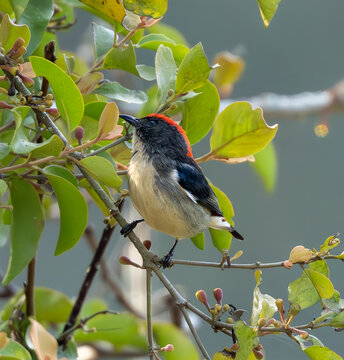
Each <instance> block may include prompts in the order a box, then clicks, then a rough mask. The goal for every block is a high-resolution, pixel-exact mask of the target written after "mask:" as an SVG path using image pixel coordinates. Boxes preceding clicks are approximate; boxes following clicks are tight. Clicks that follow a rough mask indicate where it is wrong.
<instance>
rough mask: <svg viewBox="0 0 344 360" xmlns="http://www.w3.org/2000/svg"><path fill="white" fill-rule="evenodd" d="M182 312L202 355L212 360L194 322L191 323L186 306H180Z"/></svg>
mask: <svg viewBox="0 0 344 360" xmlns="http://www.w3.org/2000/svg"><path fill="white" fill-rule="evenodd" d="M180 310H181V312H182V313H183V315H184V318H185V321H186V323H187V324H188V327H189V329H190V331H191V334H192V336H193V337H194V339H195V342H196V344H197V346H198V347H199V349H200V351H201V353H202V355H203V356H204V357H205V358H206V359H207V360H210V357H209V354H208V353H207V350H206V349H205V347H204V345H203V343H202V341H201V339H200V337H199V336H198V334H197V332H196V329H195V328H194V326H193V324H192V322H191V319H190V317H189V314H188V312H187V311H186V309H185V307H184V306H180Z"/></svg>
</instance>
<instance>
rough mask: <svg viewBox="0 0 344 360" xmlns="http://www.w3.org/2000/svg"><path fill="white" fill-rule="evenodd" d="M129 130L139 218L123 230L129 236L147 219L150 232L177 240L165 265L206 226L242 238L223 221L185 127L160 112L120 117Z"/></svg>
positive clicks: (132, 184) (132, 190)
mask: <svg viewBox="0 0 344 360" xmlns="http://www.w3.org/2000/svg"><path fill="white" fill-rule="evenodd" d="M119 117H120V118H121V119H123V120H124V121H126V122H127V123H128V124H130V125H131V126H132V128H133V137H132V156H131V159H130V162H129V167H128V179H129V180H128V186H129V195H130V198H131V200H132V203H133V205H134V206H135V208H136V209H137V210H138V212H139V213H140V215H141V216H142V217H143V219H140V220H135V221H133V222H132V223H130V224H128V225H127V226H126V227H124V228H123V229H122V231H121V233H122V234H123V235H124V236H127V235H128V234H129V233H130V232H131V231H132V230H133V229H134V228H135V226H136V225H137V224H138V223H139V222H141V221H145V222H146V223H147V224H148V225H149V226H150V227H151V228H153V229H155V230H158V231H160V232H163V233H166V234H168V235H170V236H172V237H174V238H175V239H176V240H175V242H174V245H173V247H172V248H171V250H170V251H169V252H168V254H167V255H166V256H165V258H164V260H163V267H168V266H169V264H170V262H171V259H172V256H173V251H174V249H175V247H176V245H177V242H178V241H179V240H181V239H184V238H190V237H193V236H195V235H197V234H199V233H201V232H203V231H205V230H206V229H207V228H213V229H219V230H227V231H229V232H230V233H231V234H232V235H233V236H234V237H235V238H237V239H239V240H243V239H244V238H243V236H242V235H241V234H239V232H237V231H236V230H235V229H234V227H233V226H232V225H231V224H230V223H229V222H228V221H227V220H226V219H225V218H224V216H223V213H222V212H221V210H220V207H219V202H218V199H217V198H216V195H215V193H214V191H213V190H212V188H211V187H210V185H209V184H208V181H207V179H206V177H205V176H204V174H203V171H202V169H201V168H200V166H199V165H198V163H197V162H196V160H195V159H194V157H193V155H192V150H191V145H190V141H189V139H188V138H187V136H186V133H185V131H184V129H183V128H182V127H181V126H180V125H179V124H177V123H176V122H175V121H174V120H173V119H171V118H170V117H168V116H165V115H163V114H159V113H152V114H150V115H147V116H145V117H142V118H136V117H134V116H131V115H126V114H121V115H119Z"/></svg>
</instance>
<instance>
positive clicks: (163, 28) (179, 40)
mask: <svg viewBox="0 0 344 360" xmlns="http://www.w3.org/2000/svg"><path fill="white" fill-rule="evenodd" d="M147 32H148V33H150V34H161V35H165V36H166V37H168V38H169V39H171V40H172V41H174V42H175V43H176V44H182V45H185V46H189V45H188V42H187V40H186V39H185V37H184V35H183V34H182V33H181V32H180V31H179V30H177V29H176V28H175V27H173V26H171V25H168V24H165V23H162V22H161V21H159V22H158V23H156V24H154V25H153V26H151V27H149V28H147Z"/></svg>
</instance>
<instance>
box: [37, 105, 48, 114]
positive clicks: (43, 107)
mask: <svg viewBox="0 0 344 360" xmlns="http://www.w3.org/2000/svg"><path fill="white" fill-rule="evenodd" d="M45 109H46V107H45V105H39V106H38V110H39V111H41V112H43V111H44V110H45Z"/></svg>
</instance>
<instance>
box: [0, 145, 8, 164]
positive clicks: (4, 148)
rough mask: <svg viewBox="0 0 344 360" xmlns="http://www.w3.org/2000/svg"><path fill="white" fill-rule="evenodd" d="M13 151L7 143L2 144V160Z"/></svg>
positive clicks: (0, 156) (0, 155) (0, 149)
mask: <svg viewBox="0 0 344 360" xmlns="http://www.w3.org/2000/svg"><path fill="white" fill-rule="evenodd" d="M10 151H11V147H10V146H9V145H8V144H7V143H0V160H2V159H3V158H5V157H6V156H7V155H8V154H9V153H10Z"/></svg>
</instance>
